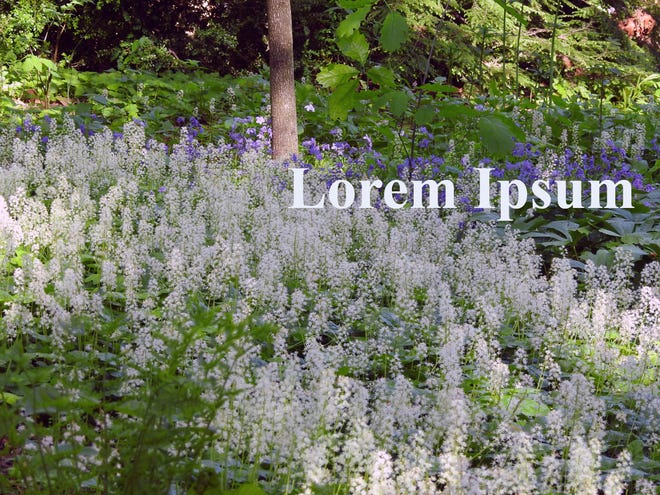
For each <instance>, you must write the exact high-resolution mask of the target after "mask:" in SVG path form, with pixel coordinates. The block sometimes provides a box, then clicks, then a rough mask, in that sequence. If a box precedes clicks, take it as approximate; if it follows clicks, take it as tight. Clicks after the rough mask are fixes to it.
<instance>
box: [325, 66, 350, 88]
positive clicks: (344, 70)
mask: <svg viewBox="0 0 660 495" xmlns="http://www.w3.org/2000/svg"><path fill="white" fill-rule="evenodd" d="M358 73H359V71H358V70H357V69H356V68H355V67H351V66H350V65H346V64H330V65H328V66H326V67H323V68H322V69H321V70H320V72H319V73H318V74H317V75H316V82H318V83H319V84H320V85H321V86H323V87H324V88H330V89H333V88H336V87H337V86H339V85H340V84H342V83H345V82H346V81H348V80H349V79H352V78H353V77H354V76H355V75H357V74H358Z"/></svg>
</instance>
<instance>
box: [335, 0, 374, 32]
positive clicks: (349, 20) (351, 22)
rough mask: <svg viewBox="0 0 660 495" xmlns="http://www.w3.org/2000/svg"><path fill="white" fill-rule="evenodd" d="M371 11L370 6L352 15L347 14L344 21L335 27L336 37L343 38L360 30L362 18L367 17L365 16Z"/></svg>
mask: <svg viewBox="0 0 660 495" xmlns="http://www.w3.org/2000/svg"><path fill="white" fill-rule="evenodd" d="M370 10H371V5H367V6H365V7H362V8H359V9H357V10H356V11H355V12H353V13H352V14H348V15H347V16H346V19H344V20H343V21H341V22H340V23H339V26H338V27H337V37H338V38H345V37H348V36H351V35H352V34H353V33H354V32H355V31H357V30H358V29H360V24H362V21H364V18H365V17H367V14H368V13H369V11H370Z"/></svg>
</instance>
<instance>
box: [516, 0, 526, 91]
mask: <svg viewBox="0 0 660 495" xmlns="http://www.w3.org/2000/svg"><path fill="white" fill-rule="evenodd" d="M524 10H525V6H524V5H523V6H522V7H521V8H520V15H521V16H522V14H523V12H524ZM521 34H522V22H519V23H518V37H517V38H516V90H515V95H516V98H518V91H519V90H520V84H519V75H520V35H521Z"/></svg>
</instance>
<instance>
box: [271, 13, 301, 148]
mask: <svg viewBox="0 0 660 495" xmlns="http://www.w3.org/2000/svg"><path fill="white" fill-rule="evenodd" d="M267 3H268V50H269V51H270V106H271V115H272V119H273V140H272V148H273V159H274V160H285V159H287V158H290V157H291V155H293V154H294V153H297V152H298V120H297V118H296V93H295V87H294V82H293V81H294V80H293V33H292V28H291V3H290V0H267Z"/></svg>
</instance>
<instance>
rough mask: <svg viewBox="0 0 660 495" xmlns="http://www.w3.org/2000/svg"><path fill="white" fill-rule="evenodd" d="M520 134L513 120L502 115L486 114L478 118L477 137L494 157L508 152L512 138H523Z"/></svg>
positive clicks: (510, 148)
mask: <svg viewBox="0 0 660 495" xmlns="http://www.w3.org/2000/svg"><path fill="white" fill-rule="evenodd" d="M520 134H521V133H520V130H519V129H517V128H516V125H515V124H514V123H513V121H511V120H510V119H508V118H506V117H504V116H502V115H486V116H484V117H482V118H481V119H480V120H479V137H480V138H481V141H482V143H483V144H484V146H485V148H486V150H487V151H488V152H489V153H490V154H491V155H493V156H494V157H496V158H503V157H505V156H506V155H508V154H510V153H511V151H512V150H513V145H514V139H518V140H519V141H522V140H523V139H524V136H520Z"/></svg>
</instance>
